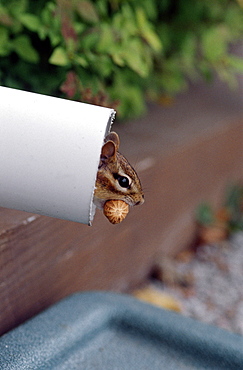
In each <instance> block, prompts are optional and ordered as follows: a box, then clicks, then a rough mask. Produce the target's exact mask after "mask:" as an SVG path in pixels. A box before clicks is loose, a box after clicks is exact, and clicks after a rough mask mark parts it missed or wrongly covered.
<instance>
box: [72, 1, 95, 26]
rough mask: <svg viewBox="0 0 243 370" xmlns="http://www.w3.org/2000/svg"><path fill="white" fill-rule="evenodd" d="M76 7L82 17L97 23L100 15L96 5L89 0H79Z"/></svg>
mask: <svg viewBox="0 0 243 370" xmlns="http://www.w3.org/2000/svg"><path fill="white" fill-rule="evenodd" d="M76 9H77V12H78V14H79V15H80V17H81V18H83V19H84V20H86V21H87V22H90V23H97V22H98V21H99V16H98V13H97V11H96V7H95V5H94V4H93V3H92V2H91V1H88V0H82V1H79V2H77V5H76Z"/></svg>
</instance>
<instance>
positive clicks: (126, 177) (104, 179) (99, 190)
mask: <svg viewBox="0 0 243 370" xmlns="http://www.w3.org/2000/svg"><path fill="white" fill-rule="evenodd" d="M119 145H120V139H119V136H118V135H117V133H116V132H111V133H109V134H108V135H107V136H106V138H105V143H104V145H103V147H102V150H101V155H100V163H99V167H98V172H97V178H96V184H95V191H94V199H93V202H94V204H95V205H96V206H97V207H98V208H100V209H103V207H104V204H105V202H106V201H107V200H112V199H116V200H123V201H124V202H126V203H127V204H128V205H129V206H135V205H139V204H143V202H144V194H143V190H142V186H141V182H140V180H139V177H138V175H137V173H136V171H135V170H134V168H133V167H132V166H131V165H130V164H129V162H128V161H127V160H126V158H125V157H123V155H122V154H121V153H119V152H118V149H119Z"/></svg>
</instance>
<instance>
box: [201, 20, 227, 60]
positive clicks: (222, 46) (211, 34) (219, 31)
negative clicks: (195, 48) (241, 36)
mask: <svg viewBox="0 0 243 370" xmlns="http://www.w3.org/2000/svg"><path fill="white" fill-rule="evenodd" d="M227 47H228V43H227V32H226V30H225V28H224V27H218V26H217V27H211V28H209V29H208V30H205V31H204V33H203V35H202V51H203V54H204V55H205V57H206V58H207V59H208V60H209V61H210V62H215V61H218V60H219V59H221V58H222V57H223V56H224V55H225V54H226V53H227Z"/></svg>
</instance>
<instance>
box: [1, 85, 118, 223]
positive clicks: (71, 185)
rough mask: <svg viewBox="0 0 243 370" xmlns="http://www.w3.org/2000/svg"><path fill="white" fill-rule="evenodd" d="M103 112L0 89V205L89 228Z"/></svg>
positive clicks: (107, 116)
mask: <svg viewBox="0 0 243 370" xmlns="http://www.w3.org/2000/svg"><path fill="white" fill-rule="evenodd" d="M114 117H115V111H114V110H113V109H109V108H103V107H98V106H94V105H90V104H84V103H80V102H74V101H70V100H65V99H60V98H54V97H49V96H45V95H40V94H34V93H30V92H25V91H20V90H16V89H10V88H6V87H0V206H1V207H6V208H13V209H17V210H22V211H27V212H32V213H38V214H41V215H47V216H51V217H56V218H61V219H65V220H71V221H77V222H81V223H84V224H89V225H90V224H91V222H92V220H93V217H94V214H95V206H94V204H93V202H92V199H93V192H94V187H95V180H96V174H97V169H98V164H99V158H100V152H101V147H102V144H103V140H104V137H105V136H106V134H107V133H108V132H109V130H110V127H111V124H112V121H113V119H114Z"/></svg>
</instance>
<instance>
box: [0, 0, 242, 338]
mask: <svg viewBox="0 0 243 370" xmlns="http://www.w3.org/2000/svg"><path fill="white" fill-rule="evenodd" d="M242 74H243V2H242V0H238V1H237V0H141V1H139V2H138V1H135V0H97V1H95V0H93V1H91V0H56V1H54V0H53V1H46V0H38V1H37V0H36V1H30V0H18V1H14V0H1V3H0V84H1V85H2V86H7V87H12V88H17V89H22V90H27V91H32V92H36V93H42V94H47V95H52V96H57V97H62V98H65V99H72V100H77V101H82V102H86V103H91V104H96V105H102V106H106V107H110V108H114V109H115V110H116V111H117V119H116V122H115V124H114V130H115V131H117V132H118V133H119V135H120V139H121V152H122V153H123V154H124V155H125V156H126V157H127V158H128V159H129V161H130V162H131V164H132V165H134V167H135V168H136V170H137V172H138V174H139V176H140V178H141V181H142V185H143V187H144V192H145V204H144V205H143V206H141V208H140V207H135V209H134V210H133V209H132V210H131V211H130V213H129V215H128V216H127V218H126V220H124V221H123V222H122V223H121V224H119V225H116V226H113V225H111V224H109V223H108V221H107V220H106V219H105V218H104V216H103V215H102V213H101V212H99V211H98V212H97V215H96V217H95V220H94V224H93V226H92V227H91V228H88V227H87V226H84V225H79V224H76V223H73V222H69V221H63V220H57V219H52V218H49V217H44V216H38V215H35V217H32V216H33V215H30V214H27V213H25V212H19V211H14V210H7V209H3V208H0V301H1V304H2V309H1V313H0V331H1V333H3V332H5V331H7V330H9V329H11V328H13V327H14V326H16V325H18V324H19V323H21V322H23V321H24V320H26V319H28V318H29V317H31V316H33V315H34V314H36V313H38V312H40V311H41V310H43V309H44V308H46V307H48V306H50V305H51V304H53V303H55V302H56V301H58V300H60V299H61V298H63V297H65V296H66V295H68V294H71V293H73V292H75V291H80V290H81V291H82V290H100V289H101V290H112V291H119V292H129V293H131V292H133V291H134V289H137V288H139V291H137V290H136V291H135V293H134V294H135V295H136V296H138V297H140V298H141V297H142V299H146V300H149V301H150V302H153V303H156V302H157V303H159V305H162V306H163V307H164V306H166V307H167V308H172V309H175V310H176V311H180V312H182V313H184V314H185V315H188V316H192V317H196V318H198V319H200V320H203V321H207V322H210V323H213V324H216V325H219V326H221V327H224V328H226V329H229V330H233V331H235V332H238V333H241V334H242V333H243V303H242V302H243V291H242V286H243V281H242V276H243V274H242V273H243V257H241V256H243V254H242V252H241V251H242V249H241V248H243V240H242V229H243V217H242V210H243V188H242V180H243V150H242V149H243V130H242V123H243V110H242V106H243V77H242ZM13 104H14V102H13ZM57 114H58V112H57ZM67 124H68V123H67ZM43 145H44V143H43ZM80 170H81V171H82V169H80ZM212 271H213V273H211V272H212ZM213 276H215V280H212V279H211V280H210V279H209V277H213ZM205 279H206V280H205ZM143 286H144V287H145V288H144V289H145V290H141V289H142V287H143ZM141 292H142V293H141ZM165 294H167V295H165ZM223 297H224V299H223Z"/></svg>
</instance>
